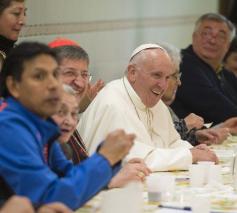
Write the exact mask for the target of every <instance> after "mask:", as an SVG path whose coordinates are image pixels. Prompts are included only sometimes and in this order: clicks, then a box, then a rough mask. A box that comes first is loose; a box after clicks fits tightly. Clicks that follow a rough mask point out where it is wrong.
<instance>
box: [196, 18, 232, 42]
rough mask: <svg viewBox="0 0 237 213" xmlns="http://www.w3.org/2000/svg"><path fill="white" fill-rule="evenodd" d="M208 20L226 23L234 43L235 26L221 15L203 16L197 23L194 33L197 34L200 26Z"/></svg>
mask: <svg viewBox="0 0 237 213" xmlns="http://www.w3.org/2000/svg"><path fill="white" fill-rule="evenodd" d="M206 20H211V21H216V22H220V23H225V24H226V25H227V27H228V28H229V30H230V41H232V40H233V39H234V37H235V34H236V29H235V26H234V25H233V23H232V22H231V21H230V20H228V19H227V18H226V17H225V16H223V15H221V14H217V13H206V14H204V15H202V16H201V17H200V18H199V19H198V20H197V21H196V23H195V28H194V32H196V31H197V30H198V27H199V26H200V24H201V23H202V22H203V21H206Z"/></svg>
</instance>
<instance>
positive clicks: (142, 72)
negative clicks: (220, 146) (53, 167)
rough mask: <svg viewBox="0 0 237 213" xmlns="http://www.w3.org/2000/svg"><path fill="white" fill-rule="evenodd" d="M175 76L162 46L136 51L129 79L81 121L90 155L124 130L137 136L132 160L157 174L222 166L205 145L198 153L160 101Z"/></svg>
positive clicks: (108, 90) (112, 87)
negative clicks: (195, 165)
mask: <svg viewBox="0 0 237 213" xmlns="http://www.w3.org/2000/svg"><path fill="white" fill-rule="evenodd" d="M172 71H173V64H172V62H171V59H170V57H169V56H168V54H167V52H166V51H165V50H164V49H163V48H162V47H160V46H158V45H156V44H144V45H141V46H139V47H138V48H137V49H135V50H134V52H133V53H132V56H131V59H130V62H129V65H128V67H127V71H126V75H125V76H124V77H123V78H122V79H119V80H115V81H113V82H111V83H109V84H108V85H107V86H106V87H105V88H104V89H102V91H101V92H100V93H99V94H98V95H97V96H96V98H95V99H94V101H93V102H92V103H91V104H90V106H89V107H88V108H87V110H86V111H85V112H84V113H83V115H82V117H81V120H80V122H79V126H78V129H79V131H80V133H81V135H82V138H83V139H84V141H85V143H86V145H87V148H88V149H89V152H90V154H91V153H92V152H93V151H94V150H95V149H96V147H97V145H98V141H100V140H101V139H102V138H103V137H104V135H106V134H107V133H108V132H109V131H111V130H113V129H116V128H123V129H126V131H128V132H134V133H135V134H136V136H137V137H136V141H135V145H134V147H133V148H132V150H131V151H130V154H129V157H128V158H132V157H140V158H143V159H144V160H145V162H146V164H147V166H148V167H149V168H150V169H151V170H152V171H166V170H173V169H174V170H175V169H187V168H188V166H189V165H190V164H191V163H192V162H197V161H199V160H212V161H217V158H216V156H215V155H214V154H213V153H212V152H211V151H210V150H208V149H207V148H206V147H205V146H204V147H202V146H201V147H198V148H192V146H191V145H190V144H189V143H188V142H186V141H182V140H181V139H180V136H179V134H178V133H177V131H176V130H175V129H174V125H173V122H172V118H171V116H170V113H169V111H168V109H167V107H166V106H165V104H164V103H163V102H162V101H160V99H161V97H162V95H163V94H164V91H165V89H166V88H167V80H168V79H169V78H170V75H171V74H172Z"/></svg>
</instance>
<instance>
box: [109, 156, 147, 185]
mask: <svg viewBox="0 0 237 213" xmlns="http://www.w3.org/2000/svg"><path fill="white" fill-rule="evenodd" d="M150 173H151V170H150V169H149V168H148V167H147V166H146V164H145V162H144V161H143V160H142V159H140V158H133V159H131V160H130V161H129V162H128V163H127V164H125V165H124V167H123V168H122V169H121V170H120V171H119V172H118V173H117V174H116V175H115V176H114V177H113V178H112V179H111V181H110V183H109V185H108V187H109V188H115V187H123V186H125V185H126V184H128V183H129V182H130V181H144V180H145V178H146V176H148V175H149V174H150Z"/></svg>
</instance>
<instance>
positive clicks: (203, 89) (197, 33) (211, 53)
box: [171, 13, 237, 124]
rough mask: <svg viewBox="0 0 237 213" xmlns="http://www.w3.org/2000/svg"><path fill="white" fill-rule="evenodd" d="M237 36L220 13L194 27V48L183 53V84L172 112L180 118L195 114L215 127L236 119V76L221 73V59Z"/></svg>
mask: <svg viewBox="0 0 237 213" xmlns="http://www.w3.org/2000/svg"><path fill="white" fill-rule="evenodd" d="M234 35H235V28H234V26H233V24H232V23H231V22H230V21H228V20H227V19H226V18H225V17H223V16H221V15H218V14H212V13H210V14H205V15H203V16H201V17H200V18H199V19H198V20H197V22H196V25H195V29H194V32H193V37H192V38H193V41H192V45H191V46H189V47H188V48H186V49H184V50H183V51H182V54H183V62H182V63H181V66H180V72H181V73H182V77H181V80H182V85H181V86H180V88H179V90H178V92H177V96H176V99H175V101H174V103H173V105H171V107H172V109H173V110H174V111H175V112H176V113H177V115H178V116H179V117H181V118H183V117H185V116H187V115H188V114H189V113H191V112H193V113H195V114H198V115H200V116H202V117H203V118H204V120H205V122H214V124H217V123H220V122H223V121H225V120H226V119H228V118H230V117H234V116H237V91H236V89H234V88H236V85H234V84H232V83H231V82H236V83H235V84H237V80H236V79H235V76H234V75H233V74H232V73H230V72H228V71H226V70H222V68H221V65H222V60H223V58H224V56H225V54H226V52H227V51H228V48H229V46H230V42H231V40H232V39H233V37H234Z"/></svg>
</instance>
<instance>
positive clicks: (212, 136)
mask: <svg viewBox="0 0 237 213" xmlns="http://www.w3.org/2000/svg"><path fill="white" fill-rule="evenodd" d="M195 134H196V137H197V140H198V142H199V143H203V144H207V145H210V144H220V143H222V142H223V141H224V140H225V139H226V138H227V137H228V135H229V130H228V128H211V129H202V130H198V131H196V133H195Z"/></svg>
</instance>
